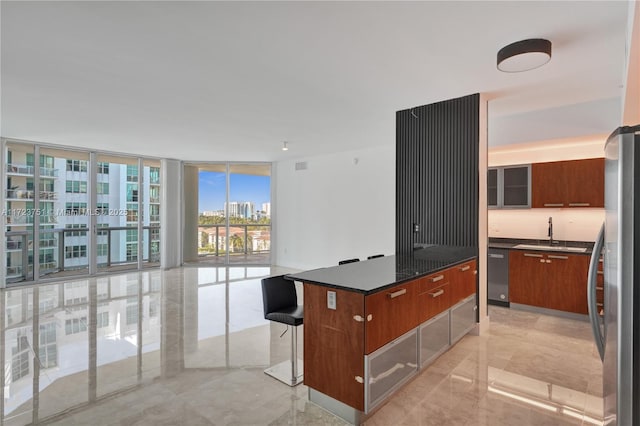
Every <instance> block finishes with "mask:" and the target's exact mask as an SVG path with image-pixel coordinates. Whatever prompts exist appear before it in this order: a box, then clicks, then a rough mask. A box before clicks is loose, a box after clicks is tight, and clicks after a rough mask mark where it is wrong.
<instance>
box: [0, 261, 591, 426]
mask: <svg viewBox="0 0 640 426" xmlns="http://www.w3.org/2000/svg"><path fill="white" fill-rule="evenodd" d="M284 272H288V271H287V270H284V269H277V268H273V269H269V268H261V269H258V270H251V271H247V269H246V268H245V269H244V271H243V270H235V269H233V268H211V267H209V268H182V269H176V270H171V271H166V272H160V271H155V272H148V273H141V274H137V273H136V274H128V275H127V276H125V277H124V278H122V277H121V278H118V277H116V276H114V277H111V278H108V280H107V281H102V282H101V283H96V282H92V281H91V280H86V281H85V284H86V287H87V290H88V293H87V294H88V297H89V299H91V295H92V294H93V295H96V294H97V295H100V294H103V295H104V294H107V295H108V296H109V297H108V298H103V301H102V302H101V304H98V307H97V310H98V313H100V312H109V316H110V317H113V320H112V321H110V322H109V327H98V328H97V329H96V330H95V332H96V333H97V338H95V340H96V341H95V343H93V344H91V342H90V337H89V336H90V334H91V333H89V332H84V331H83V330H84V328H83V327H80V330H81V331H80V332H78V333H73V334H69V335H67V334H66V333H64V331H68V330H69V324H71V331H72V332H74V331H75V329H73V327H74V326H75V322H74V321H73V319H74V318H76V317H78V315H80V317H81V318H82V315H83V311H82V310H81V307H82V305H81V304H80V305H79V306H76V307H75V309H76V310H74V309H69V307H67V308H66V309H64V310H62V311H59V312H58V311H55V309H53V310H52V312H54V313H53V316H51V317H50V318H53V319H52V320H51V321H54V322H55V321H56V318H57V321H58V323H59V324H61V325H59V326H58V327H59V328H61V329H62V330H60V331H59V332H58V335H57V337H58V340H59V342H58V346H57V352H56V354H57V361H56V362H55V363H54V364H57V365H54V366H51V365H49V368H48V369H45V368H43V367H40V369H39V375H36V374H35V371H31V370H30V371H29V373H30V374H27V375H25V376H24V377H22V378H20V379H18V380H17V381H16V382H12V383H8V384H7V383H5V395H4V397H5V403H4V417H3V418H2V422H1V426H5V425H6V426H9V425H11V426H13V425H22V424H29V423H31V422H32V421H33V419H34V418H35V419H36V420H38V421H39V422H40V423H42V424H55V425H122V426H124V425H154V426H156V425H189V426H191V425H343V424H346V423H345V422H344V421H343V420H341V419H339V418H337V417H335V416H333V415H332V414H330V413H328V412H326V411H324V410H323V409H321V408H319V407H317V406H316V405H315V404H313V403H311V402H309V401H308V399H307V388H306V387H305V386H304V385H299V386H297V387H295V388H290V387H288V386H286V385H284V384H281V383H280V382H278V381H276V380H274V379H272V378H271V377H269V376H267V375H265V374H264V373H263V370H264V368H266V367H267V366H268V365H272V364H275V363H277V362H280V361H282V360H285V359H287V357H288V354H289V343H290V340H289V336H288V335H285V336H284V337H282V338H280V334H281V333H282V331H283V330H284V327H283V326H281V325H279V324H272V323H269V322H268V321H265V320H264V319H263V318H262V305H261V304H262V300H261V293H260V277H261V276H265V275H270V274H271V275H275V274H279V273H284ZM135 282H138V283H142V284H139V291H138V292H137V297H138V302H141V303H138V304H136V305H135V306H136V307H137V308H136V314H137V315H138V317H137V318H134V317H133V316H132V312H133V310H132V309H129V310H128V311H129V317H127V307H128V306H134V304H133V298H132V297H133V296H131V295H132V294H133V293H134V291H133V290H132V288H133V287H132V286H133V285H134V283H135ZM144 283H146V284H144ZM154 283H155V284H154ZM60 285H61V286H62V287H61V288H56V289H55V291H52V292H51V293H52V294H58V295H60V296H58V298H60V299H67V300H68V299H77V298H76V297H73V298H72V297H71V296H72V295H74V294H72V293H74V292H76V293H77V292H79V291H80V292H82V289H83V287H82V286H83V284H82V283H78V282H75V283H73V286H68V287H70V288H69V289H67V287H66V286H65V285H62V284H60ZM92 285H93V287H97V291H93V292H92V291H89V290H90V289H91V288H92ZM107 287H108V288H109V292H107V293H105V289H106V288H107ZM127 288H128V290H127ZM78 289H80V290H78ZM10 291H13V292H22V294H14V295H13V296H8V295H7V292H10ZM67 291H69V296H67V295H66V294H65V292H67ZM119 291H120V292H121V293H123V294H125V295H126V294H129V297H124V298H123V297H119V296H118V294H119ZM154 291H155V292H154ZM47 294H48V292H47V291H45V289H43V288H41V289H39V290H35V288H31V289H30V290H29V289H27V288H21V289H19V290H18V289H11V290H2V291H0V295H2V296H3V297H2V300H4V301H5V306H6V307H7V308H10V309H13V310H14V311H15V315H14V316H13V317H14V318H15V317H16V316H18V312H17V310H16V309H17V308H16V306H15V301H17V300H22V301H25V300H26V301H33V298H34V297H36V298H37V299H38V300H39V302H42V301H43V299H46V298H47V297H49V296H47ZM82 294H84V293H82ZM98 299H100V297H98ZM80 300H82V297H80ZM9 301H14V302H13V303H14V304H13V305H11V306H9V305H10V302H9ZM154 303H155V304H156V305H157V306H156V307H155V308H154V307H153V306H155V305H154ZM40 305H41V306H42V304H40ZM91 305H92V304H91V303H88V307H87V309H89V308H90V307H91ZM156 309H157V311H156ZM41 310H42V308H41ZM10 312H11V311H9V313H10ZM77 312H80V313H79V314H78V313H77ZM489 314H490V318H491V326H490V330H489V332H488V333H487V334H486V335H484V336H473V335H467V336H465V337H464V338H463V339H462V340H461V341H460V342H458V344H456V345H455V346H454V347H453V348H451V349H450V350H449V351H447V352H446V353H445V354H443V355H442V356H441V357H440V358H438V359H437V360H436V361H435V362H434V363H433V364H431V365H430V366H429V367H428V368H426V369H425V370H423V371H422V372H421V374H419V376H418V377H416V378H415V379H414V380H412V381H411V382H410V383H408V384H407V385H406V386H405V387H404V388H402V389H401V390H400V391H399V392H398V393H397V394H395V395H394V396H393V397H392V398H391V399H390V400H389V401H388V402H386V403H385V404H384V405H383V406H382V407H381V408H380V409H379V410H378V411H376V412H375V413H374V414H373V415H372V416H371V417H370V418H369V419H368V420H367V421H366V425H370V426H378V425H380V426H390V425H421V426H427V425H461V426H467V425H468V426H471V425H478V426H485V425H486V426H489V425H490V426H501V425H505V426H507V425H509V426H512V425H518V426H527V425H536V426H537V425H549V426H551V425H553V426H556V425H585V426H586V425H599V424H601V423H602V422H601V417H602V412H601V411H602V390H601V389H602V377H601V375H602V365H601V363H600V361H599V358H598V355H597V350H596V348H595V345H594V344H593V339H592V336H591V330H590V327H589V324H588V323H587V322H583V321H576V320H570V319H563V318H558V317H552V316H547V315H542V314H536V313H531V312H524V311H518V310H513V309H505V308H497V307H490V311H489ZM8 317H11V315H9V316H8ZM98 317H100V315H98ZM104 317H106V315H104ZM25 318H26V321H22V322H17V323H16V324H13V323H12V322H11V320H7V318H5V320H4V324H0V325H3V327H4V328H5V331H4V333H3V337H4V338H3V340H2V349H3V352H4V354H5V357H4V362H5V371H11V373H15V372H16V371H17V370H16V366H17V365H18V364H16V362H15V361H16V357H15V355H14V354H15V353H16V347H17V350H18V353H19V349H20V344H19V342H20V337H19V336H20V330H21V327H22V328H25V327H26V328H28V327H29V325H31V326H32V325H33V324H32V323H29V319H28V315H22V319H23V320H24V319H25ZM127 318H129V320H131V323H132V327H133V326H134V325H135V327H134V328H136V329H135V330H133V329H131V330H133V331H131V330H130V331H129V332H126V326H125V325H126V323H127V322H128V321H127ZM69 319H71V322H68V321H67V320H69ZM134 319H135V320H136V321H133V320H134ZM13 321H15V320H13ZM36 321H37V322H38V324H39V325H40V328H42V325H43V324H47V321H49V320H47V319H46V315H44V314H42V313H41V314H40V316H39V318H36ZM102 321H105V320H104V318H103V320H102ZM163 322H164V323H163ZM180 324H182V326H180ZM98 325H99V324H98ZM102 325H104V323H103V324H102ZM87 327H88V329H89V330H90V329H91V327H92V324H87ZM105 328H106V329H109V330H108V331H104V332H102V333H101V330H104V329H105ZM16 329H17V330H16ZM64 329H66V330H64ZM300 333H302V330H300ZM16 336H17V337H16ZM68 337H72V338H73V339H67V338H68ZM83 339H84V340H83ZM38 340H39V341H42V338H41V337H40V338H39V339H38ZM86 340H89V343H86V342H85V341H86ZM300 340H302V339H300ZM16 342H17V343H16ZM92 347H95V350H93V349H92ZM78 348H81V350H78ZM299 351H300V353H301V351H302V345H301V346H300V349H299ZM39 353H40V354H42V351H41V350H40V351H39ZM45 354H46V352H45ZM65 357H67V358H65ZM74 360H75V363H76V364H77V366H76V367H75V368H73V367H69V365H73V364H74ZM40 364H43V361H42V360H40ZM43 365H44V366H46V365H47V364H46V363H44V364H43ZM64 369H66V370H65V371H66V373H64V374H63V373H62V372H58V374H56V371H58V370H64ZM45 370H46V371H45ZM54 370H56V371H54ZM45 373H46V374H45ZM11 375H12V374H8V375H7V377H11ZM16 377H17V376H16ZM21 380H22V381H24V382H25V383H24V386H23V387H22V388H20V386H19V384H20V383H19V382H20V381H21ZM34 384H35V386H34ZM34 388H39V389H40V392H39V393H38V395H37V397H35V398H34V395H33V394H32V393H31V394H30V393H29V391H32V390H33V389H34ZM7 391H8V392H7ZM12 398H22V399H20V400H19V401H12ZM88 400H91V401H94V400H95V401H96V402H91V403H89V402H88ZM34 412H35V413H37V414H36V415H35V416H34Z"/></svg>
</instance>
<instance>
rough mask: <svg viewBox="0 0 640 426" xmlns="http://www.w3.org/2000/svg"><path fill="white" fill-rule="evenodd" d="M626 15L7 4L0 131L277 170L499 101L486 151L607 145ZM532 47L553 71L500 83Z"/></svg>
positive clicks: (407, 5)
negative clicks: (405, 117) (460, 100)
mask: <svg viewBox="0 0 640 426" xmlns="http://www.w3.org/2000/svg"><path fill="white" fill-rule="evenodd" d="M628 7H629V5H628V3H627V2H626V1H605V2H574V1H569V2H559V1H550V2H545V1H535V2H520V1H512V2H483V1H474V2H453V1H446V2H396V1H392V2H181V1H177V2H176V1H174V2H151V1H143V2H11V1H2V2H1V20H2V21H1V24H2V28H1V37H2V39H1V43H2V45H1V47H2V52H1V53H2V57H1V59H2V64H1V67H2V68H1V69H2V76H1V77H2V80H1V90H2V92H1V97H2V99H1V101H2V105H1V106H2V122H1V124H2V128H1V132H2V136H4V137H9V138H19V139H25V140H33V141H41V142H47V143H53V144H62V145H71V146H81V147H89V148H96V149H101V150H109V151H114V152H125V153H134V154H146V155H153V156H157V157H168V158H179V159H184V160H211V161H213V160H250V161H265V160H266V161H275V160H279V159H285V158H300V157H305V156H311V155H318V154H322V153H328V152H336V151H347V150H358V149H362V148H365V147H373V146H382V145H389V144H391V145H393V144H395V112H396V111H397V110H402V109H407V108H410V107H413V106H418V105H424V104H428V103H433V102H437V101H441V100H445V99H449V98H454V97H459V96H464V95H467V94H471V93H477V92H487V93H489V95H490V96H491V98H492V99H493V100H492V101H491V102H490V103H489V119H490V122H489V124H490V127H489V140H490V144H491V145H499V144H506V143H517V142H525V141H531V140H539V139H548V138H564V137H572V136H580V135H591V134H596V133H598V134H600V133H608V132H610V131H611V130H613V129H614V128H615V127H616V126H617V125H618V124H619V121H620V115H621V112H620V109H621V107H620V105H621V95H622V90H623V89H622V81H623V75H624V72H623V70H624V62H625V40H626V24H627V13H628ZM526 38H548V39H549V40H551V41H552V43H553V58H552V59H551V62H549V63H548V64H547V65H545V66H544V67H542V68H539V69H536V70H533V71H529V72H526V73H518V74H505V73H501V72H499V71H497V69H496V64H495V58H496V53H497V51H498V50H499V49H500V48H501V47H503V46H504V45H506V44H509V43H511V42H514V41H517V40H521V39H526ZM285 140H286V141H289V147H290V150H289V151H287V152H283V151H281V149H280V148H281V147H282V142H283V141H285Z"/></svg>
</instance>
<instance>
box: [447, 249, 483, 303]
mask: <svg viewBox="0 0 640 426" xmlns="http://www.w3.org/2000/svg"><path fill="white" fill-rule="evenodd" d="M450 271H451V286H452V288H451V304H452V305H455V304H456V303H458V302H460V301H462V300H464V299H466V298H467V297H469V296H471V295H472V294H475V293H476V275H477V273H478V272H477V269H476V261H475V260H470V261H469V262H465V263H463V264H461V265H457V266H454V267H452V268H450Z"/></svg>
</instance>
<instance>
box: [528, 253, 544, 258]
mask: <svg viewBox="0 0 640 426" xmlns="http://www.w3.org/2000/svg"><path fill="white" fill-rule="evenodd" d="M524 255H525V257H542V255H541V254H533V253H525V254H524Z"/></svg>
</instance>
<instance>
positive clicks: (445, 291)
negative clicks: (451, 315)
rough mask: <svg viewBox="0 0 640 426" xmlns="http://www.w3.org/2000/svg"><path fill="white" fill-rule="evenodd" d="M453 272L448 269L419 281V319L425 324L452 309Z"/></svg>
mask: <svg viewBox="0 0 640 426" xmlns="http://www.w3.org/2000/svg"><path fill="white" fill-rule="evenodd" d="M450 276H451V271H450V270H449V269H446V270H444V271H440V272H438V273H435V274H431V275H428V276H426V277H423V278H421V279H420V280H419V281H418V284H419V289H418V319H419V322H421V323H422V322H425V321H427V320H428V319H430V318H433V317H435V316H436V315H438V314H439V313H441V312H444V311H446V310H447V309H449V308H450V307H451V285H450V282H449V280H450Z"/></svg>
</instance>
